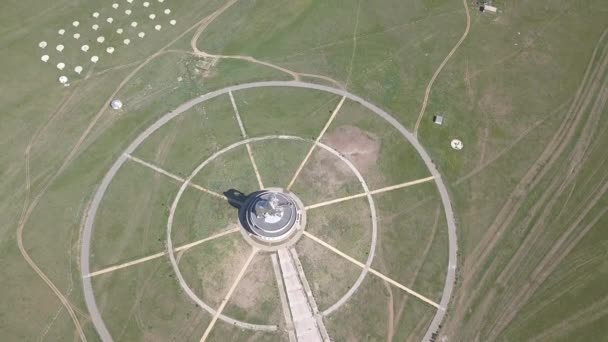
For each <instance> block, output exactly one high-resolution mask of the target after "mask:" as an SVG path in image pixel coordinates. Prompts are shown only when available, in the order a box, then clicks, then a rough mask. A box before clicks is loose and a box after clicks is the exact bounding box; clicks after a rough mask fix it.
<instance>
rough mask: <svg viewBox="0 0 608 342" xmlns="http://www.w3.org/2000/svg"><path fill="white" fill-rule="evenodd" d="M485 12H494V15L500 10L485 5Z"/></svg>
mask: <svg viewBox="0 0 608 342" xmlns="http://www.w3.org/2000/svg"><path fill="white" fill-rule="evenodd" d="M483 10H484V11H488V12H492V13H496V12H497V11H498V8H496V7H494V6H490V5H484V6H483Z"/></svg>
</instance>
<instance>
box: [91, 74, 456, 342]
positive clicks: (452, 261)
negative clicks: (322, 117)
mask: <svg viewBox="0 0 608 342" xmlns="http://www.w3.org/2000/svg"><path fill="white" fill-rule="evenodd" d="M264 87H292V88H305V89H315V90H319V91H324V92H328V93H332V94H336V95H339V96H342V97H344V98H347V99H349V100H352V101H355V102H358V103H359V104H361V105H362V106H364V107H366V108H368V109H369V110H371V111H372V112H374V113H375V114H377V115H378V116H380V117H381V118H383V119H384V120H386V121H387V122H388V123H390V124H391V125H392V126H393V127H394V128H395V129H397V130H398V131H399V132H400V133H401V135H402V136H403V137H404V138H405V139H406V140H407V141H408V142H409V143H410V144H411V145H412V146H413V147H414V148H415V149H416V151H417V152H418V154H419V156H420V157H421V158H422V160H423V162H424V163H425V165H426V167H427V168H428V170H429V171H430V173H431V175H432V176H433V180H434V182H435V184H436V186H437V190H438V192H439V195H440V197H441V202H442V205H443V208H444V211H445V218H446V221H447V227H448V239H449V243H448V249H449V250H448V267H447V270H446V278H445V283H444V288H443V294H442V297H441V300H440V302H439V304H438V309H437V311H436V313H435V316H434V317H433V320H432V322H431V324H430V326H429V328H428V330H427V332H426V334H425V337H424V341H429V340H430V339H431V336H432V334H433V333H434V332H435V331H437V330H439V325H440V324H441V321H442V320H443V317H444V315H445V311H446V308H447V306H448V303H449V301H450V297H451V294H452V290H453V286H454V280H455V273H456V265H457V261H456V258H457V241H456V224H455V222H454V215H453V212H452V206H451V203H450V199H449V196H448V192H447V189H446V187H445V185H444V183H443V181H442V179H441V175H440V174H439V172H438V170H437V168H436V167H435V165H434V164H433V162H432V161H431V158H430V157H429V155H428V153H427V152H426V151H425V150H424V148H423V147H422V145H421V144H420V143H419V142H418V140H417V139H416V138H415V137H414V135H413V134H411V133H410V132H409V131H408V130H406V129H405V127H403V125H401V124H400V123H399V122H398V121H397V120H396V119H395V118H393V117H392V116H391V115H389V114H388V113H387V112H385V111H384V110H382V109H381V108H379V107H377V106H375V105H373V104H371V103H369V102H368V101H366V100H364V99H363V98H361V97H359V96H357V95H354V94H351V93H349V92H348V91H346V90H343V89H338V88H332V87H328V86H323V85H318V84H313V83H306V82H301V81H266V82H254V83H247V84H240V85H236V86H231V87H226V88H223V89H220V90H216V91H213V92H210V93H207V94H205V95H202V96H200V97H197V98H194V99H192V100H190V101H188V102H186V103H184V104H182V105H180V106H179V107H177V108H176V109H175V110H173V111H171V112H169V113H166V114H165V115H163V116H162V117H160V118H159V119H158V120H157V121H156V122H155V123H154V124H152V125H151V126H149V127H148V128H147V129H146V130H145V131H144V132H142V133H141V134H140V135H139V136H138V137H137V138H136V139H135V140H134V141H133V142H132V143H131V144H130V145H129V146H128V147H127V148H126V149H125V151H124V153H123V154H121V155H120V157H118V159H117V160H116V161H115V162H114V164H113V165H112V166H111V167H110V169H109V170H108V172H107V173H106V174H105V176H104V178H103V179H102V181H101V183H100V185H99V187H98V188H97V190H96V192H95V195H94V197H93V199H92V201H91V205H90V206H89V209H88V211H87V213H86V219H85V223H84V227H83V231H82V239H81V250H80V265H81V268H80V271H81V275H82V279H83V291H84V296H85V302H86V306H87V309H88V311H89V313H90V315H91V321H92V322H93V324H94V326H95V329H96V330H97V332H98V333H99V335H100V337H101V339H102V340H103V341H112V337H111V335H110V333H109V331H108V329H107V327H106V325H105V323H104V321H103V319H102V318H101V314H100V312H99V308H98V307H97V303H96V300H95V295H94V293H93V289H92V284H91V279H90V277H89V274H90V246H91V237H92V234H93V228H94V221H95V216H96V214H97V210H98V208H99V205H100V204H101V201H102V199H103V197H104V194H105V192H106V190H107V189H108V187H109V185H110V183H111V182H112V179H113V178H114V176H115V175H116V173H117V172H118V170H119V169H120V168H121V166H122V165H123V164H124V163H125V161H127V159H128V156H129V155H130V154H131V153H133V152H134V151H135V149H136V148H137V147H138V146H139V145H140V144H141V143H142V142H143V141H144V140H145V139H146V138H148V137H149V136H150V135H151V134H152V133H154V132H155V131H156V130H158V129H159V128H160V127H162V126H163V125H165V124H166V123H167V122H169V121H170V120H172V119H173V118H175V117H177V116H178V115H180V114H182V113H183V112H185V111H187V110H188V109H190V108H192V107H193V106H195V105H197V104H200V103H202V102H205V101H207V100H210V99H212V98H215V97H217V96H220V95H224V94H229V93H231V92H236V91H239V90H246V89H254V88H264ZM368 194H369V191H368Z"/></svg>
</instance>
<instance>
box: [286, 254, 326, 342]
mask: <svg viewBox="0 0 608 342" xmlns="http://www.w3.org/2000/svg"><path fill="white" fill-rule="evenodd" d="M278 254H279V264H280V266H281V273H282V275H283V283H284V284H285V290H286V292H287V300H288V302H289V310H290V311H291V317H292V318H293V325H294V328H295V330H296V337H297V339H298V342H322V341H323V339H322V338H321V331H320V330H319V327H318V326H317V321H316V319H315V315H314V313H313V311H312V308H311V306H310V303H308V297H307V296H306V292H305V291H304V287H303V286H302V281H301V280H300V276H299V274H298V271H297V269H296V264H295V262H294V260H293V258H292V255H291V253H289V251H288V250H287V249H279V250H278Z"/></svg>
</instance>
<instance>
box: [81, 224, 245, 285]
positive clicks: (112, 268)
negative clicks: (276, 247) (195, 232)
mask: <svg viewBox="0 0 608 342" xmlns="http://www.w3.org/2000/svg"><path fill="white" fill-rule="evenodd" d="M238 231H239V228H233V229H229V230H226V231H223V232H221V233H217V234H215V235H212V236H209V237H206V238H204V239H200V240H197V241H194V242H191V243H188V244H185V245H183V246H179V247H176V248H175V249H174V251H175V252H180V251H185V250H188V249H190V248H192V247H194V246H198V245H200V244H201V243H203V242H207V241H211V240H213V239H217V238H219V237H222V236H224V235H228V234H230V233H236V232H238ZM166 254H167V251H164V252H159V253H156V254H152V255H148V256H147V257H143V258H139V259H135V260H131V261H128V262H125V263H122V264H119V265H114V266H110V267H106V268H103V269H101V270H99V271H95V272H92V273H89V274H88V275H86V276H85V278H91V277H95V276H98V275H100V274H104V273H108V272H113V271H116V270H119V269H121V268H126V267H129V266H133V265H137V264H141V263H142V262H146V261H149V260H154V259H156V258H160V257H162V256H163V255H166Z"/></svg>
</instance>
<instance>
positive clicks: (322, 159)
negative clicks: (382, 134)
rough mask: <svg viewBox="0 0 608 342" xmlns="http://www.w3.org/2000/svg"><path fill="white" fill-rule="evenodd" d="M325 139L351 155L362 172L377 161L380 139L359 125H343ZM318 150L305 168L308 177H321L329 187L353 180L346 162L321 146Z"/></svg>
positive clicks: (329, 143) (318, 178)
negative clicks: (322, 149) (323, 149)
mask: <svg viewBox="0 0 608 342" xmlns="http://www.w3.org/2000/svg"><path fill="white" fill-rule="evenodd" d="M322 142H323V143H324V144H326V145H328V146H330V147H332V148H333V149H335V150H336V151H338V152H339V153H340V154H342V155H344V156H345V157H346V158H348V159H349V160H350V161H351V162H352V163H353V164H354V165H355V166H356V167H357V169H359V171H361V173H365V171H366V170H368V169H370V168H371V167H373V166H374V165H376V162H377V161H378V154H379V152H380V146H381V142H380V139H379V138H378V137H377V136H376V135H375V134H372V133H370V132H367V131H364V130H362V129H360V128H358V127H354V126H349V125H345V126H340V127H338V128H336V129H335V130H333V131H332V132H331V133H328V134H326V135H325V137H324V138H323V139H322ZM318 152H319V153H315V154H314V155H313V157H312V158H311V160H310V167H307V168H305V170H304V172H303V173H304V176H305V177H307V178H309V179H317V180H322V181H323V182H324V183H325V184H323V185H324V187H326V189H328V190H331V189H335V188H338V187H340V186H341V185H343V184H344V183H347V182H349V181H350V180H352V177H353V173H352V171H351V170H350V169H349V167H348V166H347V165H346V164H344V163H343V162H342V161H341V160H339V159H338V158H336V157H335V156H333V155H332V154H330V153H327V152H325V151H321V150H319V151H318Z"/></svg>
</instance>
